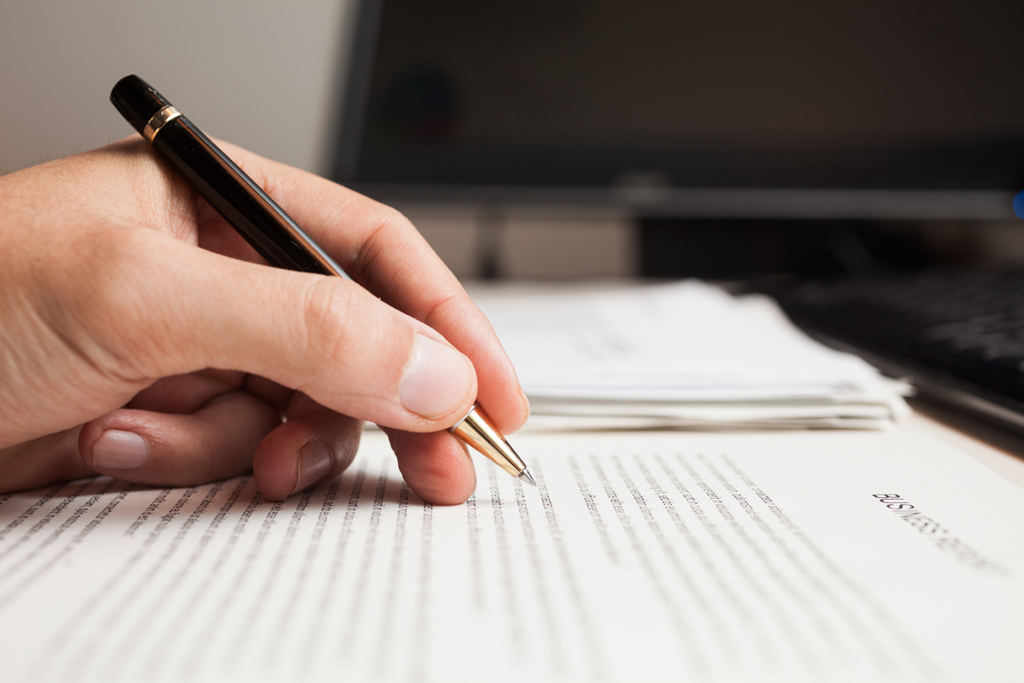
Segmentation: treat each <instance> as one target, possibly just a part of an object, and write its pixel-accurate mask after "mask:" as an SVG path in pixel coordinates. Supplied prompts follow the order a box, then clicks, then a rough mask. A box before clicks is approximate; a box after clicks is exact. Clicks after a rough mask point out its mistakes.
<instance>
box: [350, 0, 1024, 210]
mask: <svg viewBox="0 0 1024 683" xmlns="http://www.w3.org/2000/svg"><path fill="white" fill-rule="evenodd" d="M1021 27H1024V2H1020V0H972V1H971V2H964V1H963V0H929V1H928V2H921V1H920V0H841V1H840V0H836V1H834V2H833V1H829V2H822V1H821V0H787V1H786V2H763V1H760V0H714V1H711V0H706V1H704V2H687V1H683V0H628V1H627V0H557V1H555V2H552V1H551V0H515V1H514V2H509V1H505V0H488V1H487V2H480V1H479V0H364V1H363V2H362V4H361V6H360V8H359V11H358V25H357V27H356V30H355V31H354V36H355V40H354V52H353V54H352V55H351V56H350V58H349V59H348V65H349V76H348V79H347V82H346V84H345V93H346V94H345V105H344V113H343V116H342V117H341V131H340V135H339V136H338V139H339V143H338V151H337V156H336V164H335V167H334V171H333V176H334V178H335V179H337V180H339V181H341V182H344V183H346V184H349V185H351V186H354V187H355V188H357V189H359V190H361V191H363V192H365V193H367V194H369V195H370V196H373V197H376V198H379V199H381V200H383V201H388V202H392V203H394V202H397V203H400V204H401V203H410V202H415V203H420V204H422V203H445V204H452V203H468V204H477V205H480V204H483V205H490V206H514V205H517V204H530V205H538V204H540V205H547V204H551V205H560V206H577V205H578V206H587V207H596V206H606V207H612V208H615V209H616V210H621V211H625V212H627V213H629V214H632V215H636V216H646V217H651V216H671V217H682V218H688V217H720V218H776V219H778V218H804V219H814V218H819V219H886V220H892V219H912V220H922V219H923V220H928V219H981V220H999V219H1009V218H1012V216H1013V210H1012V206H1011V201H1012V196H1013V194H1014V193H1015V191H1017V190H1020V189H1024V78H1022V76H1024V71H1022V68H1024V40H1022V39H1021Z"/></svg>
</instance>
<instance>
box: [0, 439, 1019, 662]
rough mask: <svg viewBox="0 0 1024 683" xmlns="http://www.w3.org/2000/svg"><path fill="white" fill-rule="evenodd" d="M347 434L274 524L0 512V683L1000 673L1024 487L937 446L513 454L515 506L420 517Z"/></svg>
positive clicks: (73, 501)
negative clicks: (329, 476)
mask: <svg viewBox="0 0 1024 683" xmlns="http://www.w3.org/2000/svg"><path fill="white" fill-rule="evenodd" d="M364 438H365V443H364V445H363V447H362V449H361V452H360V455H359V458H358V459H357V461H356V463H355V464H354V465H353V467H352V469H351V471H350V472H348V473H346V474H345V475H344V476H343V477H341V478H340V479H338V480H335V481H334V482H331V483H330V484H328V485H323V486H320V487H318V488H317V489H315V490H314V491H311V492H307V493H305V494H302V495H300V496H296V497H293V498H290V499H289V500H287V501H286V502H284V503H274V504H271V503H266V502H261V501H260V500H259V498H258V497H255V496H254V494H255V490H254V486H253V483H252V481H251V480H250V479H248V478H239V479H233V480H229V481H226V482H221V483H217V484H212V485H206V486H199V487H194V488H189V489H164V490H158V489H145V488H139V487H131V486H127V485H125V484H122V483H119V482H115V481H112V480H110V479H105V478H104V479H93V480H84V481H79V482H73V483H71V484H67V485H59V486H53V487H49V488H46V489H42V490H39V491H33V492H29V493H21V494H16V495H11V496H3V497H0V653H2V662H3V664H2V671H3V678H4V680H5V681H28V680H31V681H36V680H41V681H46V680H52V681H79V680H95V681H142V680H145V681H181V680H188V681H243V680H244V681H253V680H257V681H264V680H275V681H280V680H288V681H291V680H301V681H366V680H387V681H467V680H474V681H477V680H486V681H549V680H550V681H556V680H557V681H562V680H565V681H588V682H590V681H602V680H604V681H645V680H652V681H653V680H686V681H787V682H788V681H816V682H820V681H868V680H870V681H919V680H927V681H931V680H943V681H972V682H974V681H997V682H998V681H1020V680H1021V679H1022V677H1024V654H1022V652H1024V648H1022V647H1021V643H1024V543H1022V542H1021V535H1020V524H1021V520H1024V491H1022V490H1020V489H1018V488H1016V487H1013V486H1012V485H1010V484H1008V483H1007V482H1005V481H1004V480H1002V479H1000V478H998V477H997V476H996V475H994V474H992V473H990V472H989V471H988V470H985V469H984V468H983V467H981V466H980V465H978V464H977V463H976V462H974V461H973V460H970V459H969V458H968V457H967V456H964V455H962V454H960V453H958V452H956V451H954V450H953V449H951V448H950V447H948V446H946V445H944V444H943V443H941V442H939V441H938V440H935V439H932V438H928V437H926V436H923V435H920V434H913V433H906V432H896V433H889V434H886V433H850V434H845V435H842V437H837V435H836V434H823V433H808V432H803V433H778V434H768V435H765V434H758V435H753V434H751V435H742V434H730V435H703V434H679V433H677V434H674V435H673V434H668V435H666V434H652V433H644V434H628V435H626V434H614V435H543V434H523V435H517V438H516V439H515V442H516V446H517V448H518V449H519V451H520V452H521V453H522V454H523V455H524V457H526V458H527V459H528V461H529V463H530V468H531V471H532V472H533V473H534V474H535V475H536V476H537V478H538V480H539V482H540V483H541V488H540V489H533V488H530V487H523V486H522V485H521V482H519V481H518V480H514V479H512V478H510V477H508V476H507V475H505V474H504V473H503V472H501V471H499V470H498V469H497V468H495V467H494V466H493V465H490V464H489V463H486V462H480V463H478V471H479V475H480V482H479V486H478V490H477V494H476V496H475V497H474V498H473V499H472V500H471V501H470V503H468V504H467V505H463V506H456V507H447V508H439V507H432V506H429V505H424V504H422V503H421V502H420V501H419V500H418V499H417V498H416V497H415V495H411V494H410V493H409V491H408V489H407V488H405V486H404V485H403V483H402V482H401V479H400V478H399V475H398V472H397V468H396V466H395V464H394V461H393V457H392V456H391V455H390V454H389V453H388V448H387V441H386V439H385V438H384V436H383V435H381V434H379V433H367V434H366V435H365V436H364ZM889 494H891V495H898V496H899V498H898V499H895V498H891V497H889V498H880V497H878V496H887V495H889ZM894 501H896V502H894ZM900 501H902V502H900ZM904 504H905V505H912V506H913V509H910V508H903V509H900V508H899V506H900V505H904ZM901 515H909V516H906V517H905V516H901Z"/></svg>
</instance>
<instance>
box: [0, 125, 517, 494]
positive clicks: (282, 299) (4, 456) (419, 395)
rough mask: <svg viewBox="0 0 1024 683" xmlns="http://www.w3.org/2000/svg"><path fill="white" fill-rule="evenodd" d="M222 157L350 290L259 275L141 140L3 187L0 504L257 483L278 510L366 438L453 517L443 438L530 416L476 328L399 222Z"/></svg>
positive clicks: (238, 153)
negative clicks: (56, 492)
mask: <svg viewBox="0 0 1024 683" xmlns="http://www.w3.org/2000/svg"><path fill="white" fill-rule="evenodd" d="M218 144H222V147H223V149H224V150H225V151H226V152H227V154H228V155H229V156H231V157H232V158H233V159H234V160H235V161H236V162H237V163H238V164H239V165H240V166H241V167H242V168H243V170H245V171H246V173H248V174H249V175H250V176H251V177H253V179H254V180H256V182H257V183H259V184H260V185H261V186H263V187H264V188H265V189H266V190H267V192H268V193H269V194H270V195H271V196H272V197H273V198H274V199H275V200H276V201H277V202H278V203H279V204H280V205H281V206H282V207H283V208H284V209H285V211H287V212H288V213H289V214H290V215H291V216H292V217H293V218H294V219H295V220H296V222H298V223H299V224H300V225H302V226H303V228H304V229H305V230H306V231H307V232H308V233H310V234H311V235H312V236H313V238H314V239H315V240H317V241H318V242H319V243H320V244H321V245H323V246H324V247H325V248H326V249H327V250H328V251H329V252H330V253H331V255H332V256H334V258H335V259H336V260H337V261H338V262H339V263H340V264H341V265H342V267H343V268H345V269H346V270H347V271H348V272H349V273H350V274H351V275H352V276H353V278H355V280H356V281H357V282H358V283H359V284H356V283H353V282H348V281H345V280H343V279H341V278H332V277H324V276H319V275H310V274H305V273H295V272H290V271H284V270H279V269H276V268H270V267H268V266H266V265H264V264H263V262H262V260H261V259H260V258H259V257H258V256H257V255H256V254H255V253H254V252H253V250H252V249H251V248H250V247H249V246H248V245H247V244H246V243H245V242H244V241H243V240H242V239H241V238H240V237H239V236H238V235H237V234H236V233H235V232H234V231H233V230H232V229H231V227H230V226H228V225H227V224H226V223H225V222H224V221H223V220H222V219H221V218H220V216H219V215H217V214H216V213H215V212H214V211H213V210H212V209H210V207H209V206H207V205H206V203H205V202H204V201H203V200H202V199H201V198H199V197H198V196H197V195H196V194H195V193H194V192H193V191H192V190H191V188H189V186H188V185H187V184H185V183H184V181H183V180H181V178H180V177H178V176H177V175H176V174H175V172H174V171H173V170H171V169H170V168H169V167H168V166H166V165H165V164H164V163H163V162H161V161H160V160H158V159H157V157H156V155H155V154H154V153H153V151H152V150H151V149H149V148H148V147H147V146H146V145H145V143H144V142H143V141H142V140H141V139H140V138H133V139H132V138H130V139H127V140H123V141H121V142H119V143H116V144H114V145H111V146H109V147H104V148H101V149H98V150H94V151H92V152H88V153H85V154H81V155H77V156H74V157H69V158H67V159H62V160H59V161H55V162H51V163H48V164H43V165H40V166H36V167H34V168H30V169H26V170H24V171H19V172H17V173H13V174H10V175H7V176H4V177H0V492H10V491H19V490H25V489H30V488H35V487H39V486H44V485H47V484H51V483H54V482H59V481H65V480H69V479H75V478H79V477H86V476H92V475H95V474H106V475H110V476H114V477H117V478H120V479H124V480H128V481H132V482H138V483H141V484H149V485H157V486H184V485H191V484H198V483H202V482H207V481H214V480H218V479H223V478H226V477H230V476H234V475H237V474H240V473H243V472H247V471H249V470H252V471H253V473H254V476H255V479H256V484H257V486H258V488H259V491H260V493H261V494H262V495H263V496H264V497H265V498H267V499H270V500H281V499H284V498H286V497H287V496H289V495H291V494H293V493H296V492H298V491H300V490H302V489H305V488H308V487H309V486H313V485H315V484H317V483H319V482H321V481H325V480H327V479H330V478H332V477H335V476H338V475H339V474H340V473H341V472H342V471H343V470H344V469H345V468H346V467H347V466H348V465H349V464H350V463H351V462H352V459H353V458H354V457H355V454H356V450H357V448H358V444H359V435H360V431H361V425H362V422H361V421H362V420H369V421H372V422H375V423H377V424H379V425H381V426H382V427H383V428H384V429H385V431H386V432H387V434H388V437H389V439H390V441H391V445H392V448H393V449H394V451H395V455H396V457H397V459H398V466H399V469H400V470H401V472H402V476H403V477H404V478H405V480H406V482H408V484H409V486H410V488H412V489H413V490H414V491H415V492H416V493H417V494H418V495H419V496H420V497H422V498H423V499H424V500H426V501H428V502H431V503H435V504H457V503H461V502H463V501H465V500H466V498H468V497H469V496H470V495H471V494H472V492H473V490H474V488H475V486H476V475H475V473H474V469H473V464H472V461H471V460H470V457H469V455H468V454H467V452H466V449H465V447H464V446H463V445H462V444H461V443H459V442H458V440H457V439H455V437H453V436H452V435H451V434H449V433H448V432H447V431H445V430H446V429H447V428H449V427H451V426H452V425H454V424H455V423H456V422H458V421H459V420H460V419H461V418H462V417H463V416H464V415H465V414H466V413H467V412H468V411H469V409H470V407H471V406H472V404H473V402H474V401H479V403H480V404H481V405H482V406H484V407H485V408H486V411H487V413H488V415H489V416H490V417H491V419H492V420H493V421H494V422H495V424H496V426H497V427H498V428H499V429H501V430H502V431H504V432H506V433H511V432H514V431H515V430H517V429H518V428H519V427H521V426H522V424H523V423H524V422H525V421H526V418H527V416H528V414H529V404H528V402H527V400H526V398H525V396H524V395H523V392H522V390H521V388H520V386H519V382H518V380H517V378H516V374H515V370H514V369H513V367H512V364H511V363H510V361H509V359H508V357H507V356H506V354H505V352H504V350H503V349H502V347H501V344H500V343H499V341H498V339H497V337H496V336H495V334H494V330H493V329H492V328H491V326H490V324H489V323H488V321H487V319H486V318H485V317H484V316H483V314H482V313H481V312H480V311H479V309H477V308H476V306H474V305H473V303H472V302H471V301H470V299H469V298H468V297H467V295H466V293H465V291H464V290H463V289H462V287H461V286H460V285H459V283H458V281H457V280H456V279H455V277H454V276H453V275H452V274H451V272H450V271H449V270H448V269H447V268H446V267H445V266H444V264H443V263H442V262H441V261H440V259H439V258H438V257H437V256H436V255H435V254H434V253H433V251H432V250H431V249H430V247H429V246H428V245H427V244H426V242H425V241H424V240H423V238H422V237H421V236H420V235H419V233H417V232H416V230H415V228H414V227H413V226H412V225H411V224H410V223H409V222H408V221H407V220H406V219H405V218H404V217H403V216H402V215H401V214H399V213H398V212H396V211H394V210H392V209H389V208H388V207H386V206H383V205H381V204H378V203H376V202H374V201H372V200H370V199H367V198H366V197H364V196H362V195H359V194H357V193H355V192H352V191H350V190H347V189H345V188H343V187H341V186H339V185H336V184H334V183H332V182H330V181H327V180H324V179H322V178H318V177H316V176H314V175H311V174H308V173H305V172H302V171H299V170H297V169H294V168H290V167H287V166H284V165H282V164H278V163H274V162H271V161H268V160H266V159H263V158H260V157H258V156H256V155H254V154H252V153H250V152H247V151H245V150H242V149H240V148H237V147H234V146H232V145H229V144H226V143H218ZM283 418H284V419H283Z"/></svg>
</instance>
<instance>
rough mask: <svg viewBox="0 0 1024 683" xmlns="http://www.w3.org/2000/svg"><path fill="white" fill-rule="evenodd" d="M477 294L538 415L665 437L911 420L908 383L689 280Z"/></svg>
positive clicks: (762, 307)
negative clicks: (685, 431) (654, 431)
mask: <svg viewBox="0 0 1024 683" xmlns="http://www.w3.org/2000/svg"><path fill="white" fill-rule="evenodd" d="M473 296H474V300H475V301H476V302H477V303H478V305H479V306H480V307H481V309H482V310H483V311H484V312H485V313H486V314H487V315H488V317H489V318H490V320H491V322H492V324H493V325H494V327H495V330H496V331H497V332H498V335H499V337H500V338H501V340H502V343H503V344H504V346H505V348H506V350H507V351H508V353H509V356H510V357H511V358H512V360H513V362H514V363H515V364H516V368H517V371H518V373H519V378H520V380H521V382H522V385H523V387H524V390H525V391H526V393H527V395H528V396H529V397H530V398H531V399H534V404H535V411H534V412H535V414H541V415H556V416H559V417H561V418H568V417H570V416H573V415H578V414H580V413H579V411H578V410H575V409H573V407H572V406H573V402H576V403H581V402H582V403H583V404H584V405H587V407H588V412H589V414H594V410H595V406H600V405H602V404H601V403H600V402H604V403H603V405H604V406H605V410H603V411H602V413H601V414H603V415H604V416H606V417H610V418H623V417H628V418H646V421H647V422H648V423H652V424H657V425H659V426H663V427H670V426H688V425H701V424H704V425H744V426H750V425H763V426H771V425H772V423H774V425H775V426H786V425H804V426H815V425H817V426H846V427H862V426H870V427H879V426H884V425H886V424H891V422H892V421H893V420H895V419H897V418H899V417H901V416H903V415H905V414H907V412H908V411H907V408H906V404H905V403H904V402H903V399H902V398H901V395H900V394H901V392H903V391H905V390H906V387H905V385H903V384H901V383H896V382H893V381H891V380H888V379H886V378H884V377H882V376H881V375H879V374H878V373H877V372H876V371H875V370H874V369H873V368H872V367H871V366H870V365H868V364H867V363H865V362H864V361H863V360H861V359H860V358H857V357H856V356H853V355H850V354H847V353H840V352H838V351H835V350H833V349H829V348H827V347H825V346H823V345H822V344H819V343H817V342H815V341H813V340H812V339H810V338H808V337H807V336H805V335H804V334H803V333H801V332H800V331H799V330H797V329H796V328H795V327H793V325H792V324H790V323H789V322H788V321H787V320H786V319H785V316H784V315H783V314H782V313H781V312H780V311H779V310H778V308H777V306H775V305H774V303H773V302H771V301H770V300H768V299H766V298H764V297H744V298H741V299H736V298H734V297H731V296H730V295H728V294H727V293H725V292H724V291H722V290H720V289H717V288H715V287H711V286H708V285H705V284H703V283H700V282H696V281H690V282H683V283H678V284H671V285H660V286H646V287H638V286H633V287H624V288H619V289H604V290H601V291H590V292H588V291H577V292H572V293H559V292H557V291H552V290H544V289H533V290H525V291H524V290H522V289H521V288H519V289H516V288H513V289H507V288H506V289H502V288H497V289H480V290H474V292H473ZM586 402H590V404H587V403H586ZM658 403H660V404H661V405H660V406H659V405H657V404H658ZM737 404H740V405H737ZM762 406H763V410H762V409H761V407H762ZM865 406H871V407H873V408H875V409H876V410H875V413H874V414H872V415H870V416H866V415H864V414H863V411H864V410H865ZM652 410H657V411H658V412H655V413H652V412H651V411H652ZM851 411H852V412H851ZM858 411H859V412H858ZM656 417H657V418H661V419H660V420H655V419H653V418H656ZM809 418H816V420H814V421H813V424H810V425H807V424H806V423H803V422H801V420H805V419H809ZM563 421H564V419H563ZM582 422H584V423H585V422H586V421H585V420H584V421H582Z"/></svg>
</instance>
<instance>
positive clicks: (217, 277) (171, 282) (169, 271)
mask: <svg viewBox="0 0 1024 683" xmlns="http://www.w3.org/2000/svg"><path fill="white" fill-rule="evenodd" d="M151 234H152V233H151ZM155 236H156V237H157V238H158V239H159V240H160V242H161V245H160V248H159V249H147V250H146V251H145V254H146V256H144V257H143V258H144V260H148V261H150V263H149V264H146V263H141V262H140V261H138V260H136V261H134V262H133V263H132V264H131V266H130V267H132V268H133V269H136V268H138V269H141V271H139V272H137V273H135V277H134V281H135V282H136V283H137V284H140V286H139V287H137V288H133V289H130V290H129V291H125V290H126V289H128V288H122V289H121V292H122V293H121V294H118V295H117V296H115V297H113V298H114V306H115V308H127V309H128V310H122V311H115V312H114V313H113V314H111V315H109V316H107V317H108V319H110V320H129V321H135V322H136V323H137V324H133V325H131V329H129V330H118V334H117V335H114V336H113V337H112V338H111V339H110V340H109V342H108V343H112V344H115V345H117V346H118V347H119V348H117V349H116V350H115V353H116V354H118V355H120V356H121V357H123V358H132V359H135V362H136V363H138V364H141V365H142V366H143V367H140V366H139V365H136V366H135V367H136V368H137V369H138V370H139V371H140V372H141V373H143V374H145V375H147V376H151V377H154V378H155V377H165V376H168V375H175V374H183V373H187V372H193V371H195V370H201V369H204V368H218V369H224V370H241V371H244V372H249V373H253V374H257V375H261V376H263V377H267V378H269V379H271V380H274V381H275V382H278V383H280V384H283V385H285V386H287V387H290V388H293V389H297V390H299V391H302V392H304V393H305V394H306V395H308V396H309V397H310V398H312V399H313V400H315V401H316V402H318V403H320V404H322V405H325V406H327V407H329V408H331V409H333V410H335V411H337V412H340V413H343V414H346V415H351V416H353V417H356V418H360V419H365V420H370V421H373V422H377V423H378V424H382V425H385V426H389V427H394V428H397V429H402V430H408V431H417V432H424V431H437V430H440V429H444V428H446V427H449V426H451V425H452V424H454V423H455V422H457V421H458V420H459V419H461V418H462V417H463V416H464V415H465V414H466V413H467V412H468V411H469V409H470V407H471V406H472V403H473V401H474V399H475V398H476V373H475V371H474V369H473V365H472V363H471V362H470V360H469V359H468V358H467V357H466V356H464V355H463V354H462V353H460V352H459V351H457V350H456V349H455V348H454V347H452V346H451V345H450V344H448V342H447V341H446V340H445V339H444V338H443V337H441V335H439V334H438V333H437V332H436V331H434V330H433V329H431V328H430V327H428V326H427V325H424V324H423V323H421V322H419V321H417V320H415V319H413V318H411V317H409V316H407V315H405V314H404V313H401V312H399V311H397V310H395V309H393V308H391V307H390V306H388V305H387V304H385V303H383V302H381V301H380V300H378V299H377V298H375V297H373V296H372V295H370V294H369V293H368V292H367V291H366V290H365V289H363V288H362V287H360V286H359V285H358V284H356V283H354V282H351V281H347V280H344V279H342V278H336V277H326V276H321V275H311V274H307V273H296V272H291V271H285V270H280V269H276V268H270V267H268V266H263V265H257V264H252V263H247V262H243V261H239V260H235V259H231V258H227V257H224V256H220V255H217V254H214V253H211V252H207V251H204V250H202V249H197V248H196V247H193V246H189V245H186V244H183V243H181V242H178V241H176V240H173V239H170V238H165V237H163V236H162V235H155ZM147 239H148V238H147ZM157 254H159V256H158V257H157V256H156V255H157ZM146 273H148V274H146ZM152 273H159V275H158V276H157V277H155V278H154V277H153V275H152ZM131 281H133V278H131V277H130V278H129V282H131ZM121 327H124V325H123V324H121V325H116V326H115V329H117V328H121Z"/></svg>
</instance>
